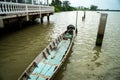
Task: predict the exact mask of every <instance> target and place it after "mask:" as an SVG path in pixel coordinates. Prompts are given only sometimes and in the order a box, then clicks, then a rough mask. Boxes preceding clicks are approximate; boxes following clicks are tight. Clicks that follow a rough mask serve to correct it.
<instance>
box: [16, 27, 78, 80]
mask: <svg viewBox="0 0 120 80" xmlns="http://www.w3.org/2000/svg"><path fill="white" fill-rule="evenodd" d="M75 35H76V29H75V27H74V26H73V25H68V26H67V29H66V31H65V32H63V33H62V34H61V35H60V36H59V37H57V39H55V40H54V41H53V42H51V43H50V44H49V45H48V46H47V47H46V48H45V49H44V50H43V51H42V52H40V54H39V55H38V56H37V57H36V58H35V59H34V60H33V61H32V63H31V64H30V65H29V66H28V67H27V68H26V69H25V71H24V72H23V73H22V75H21V76H20V77H19V78H18V80H52V79H54V77H55V75H56V74H57V72H58V71H59V69H60V67H61V66H62V65H63V63H64V62H65V60H66V58H67V56H68V54H69V52H70V50H71V48H72V45H73V41H74V38H75Z"/></svg>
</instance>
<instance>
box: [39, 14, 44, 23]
mask: <svg viewBox="0 0 120 80" xmlns="http://www.w3.org/2000/svg"><path fill="white" fill-rule="evenodd" d="M43 18H44V16H43V15H41V18H40V19H41V24H43Z"/></svg>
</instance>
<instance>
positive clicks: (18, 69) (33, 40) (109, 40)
mask: <svg viewBox="0 0 120 80" xmlns="http://www.w3.org/2000/svg"><path fill="white" fill-rule="evenodd" d="M100 13H107V14H108V19H107V24H106V30H105V35H104V39H103V44H102V47H101V49H100V48H98V47H95V41H96V36H97V30H98V25H99V19H100ZM100 13H98V12H96V11H92V12H91V11H86V18H85V21H82V16H83V12H82V11H79V12H78V24H77V28H78V34H77V36H76V38H75V41H74V45H73V47H72V51H71V53H70V55H69V57H68V59H67V60H66V62H65V64H64V65H63V66H62V68H61V69H60V71H59V72H58V74H57V75H56V77H55V80H120V51H119V49H120V37H119V34H120V20H119V15H120V12H100ZM75 20H76V12H74V11H73V12H60V13H55V14H54V15H52V16H50V22H49V23H47V19H46V17H45V18H44V23H43V24H34V25H31V26H29V27H27V28H24V29H21V30H17V31H15V32H11V33H9V34H7V35H5V36H2V37H1V38H0V80H17V78H18V77H19V76H20V74H21V73H22V72H23V71H24V70H25V68H26V67H27V66H28V65H29V64H30V63H31V61H32V60H33V59H34V58H35V57H36V56H37V55H38V54H39V53H40V52H41V51H42V50H43V49H44V48H45V47H46V46H47V45H48V44H49V42H51V41H52V40H54V39H55V38H56V37H57V36H58V35H59V34H61V33H62V32H63V31H65V30H66V26H67V25H69V24H73V25H75V23H76V21H75ZM38 22H39V20H38ZM16 27H17V26H16Z"/></svg>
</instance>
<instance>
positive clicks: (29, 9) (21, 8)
mask: <svg viewBox="0 0 120 80" xmlns="http://www.w3.org/2000/svg"><path fill="white" fill-rule="evenodd" d="M53 13H54V7H53V6H47V5H38V4H37V5H35V4H25V3H13V2H4V1H0V28H3V27H4V25H5V24H10V23H12V22H16V21H17V22H18V23H19V24H21V23H22V22H24V21H31V20H32V21H33V20H35V19H36V18H40V19H41V23H43V17H44V16H47V19H48V21H49V16H50V15H51V14H53Z"/></svg>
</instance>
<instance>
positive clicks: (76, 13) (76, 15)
mask: <svg viewBox="0 0 120 80" xmlns="http://www.w3.org/2000/svg"><path fill="white" fill-rule="evenodd" d="M77 21H78V11H76V25H75V26H76V28H75V29H76V34H77Z"/></svg>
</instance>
